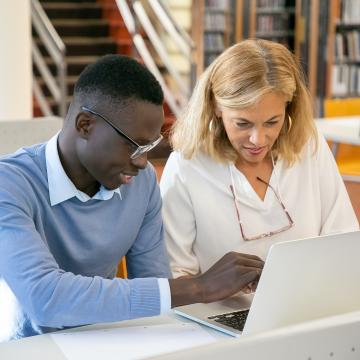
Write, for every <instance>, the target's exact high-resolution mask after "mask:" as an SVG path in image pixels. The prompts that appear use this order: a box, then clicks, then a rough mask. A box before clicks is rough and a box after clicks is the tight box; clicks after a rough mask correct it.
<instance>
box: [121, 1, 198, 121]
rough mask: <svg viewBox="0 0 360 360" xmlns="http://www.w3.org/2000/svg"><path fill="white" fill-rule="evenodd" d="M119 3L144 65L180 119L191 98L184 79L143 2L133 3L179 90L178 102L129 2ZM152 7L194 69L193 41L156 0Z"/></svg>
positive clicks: (135, 11) (136, 13)
mask: <svg viewBox="0 0 360 360" xmlns="http://www.w3.org/2000/svg"><path fill="white" fill-rule="evenodd" d="M116 3H117V6H118V8H119V11H120V13H121V16H122V18H123V20H124V22H125V25H126V27H127V29H128V31H129V33H130V35H131V36H132V39H133V42H134V45H135V47H136V49H137V51H138V52H139V54H140V56H141V58H142V59H143V61H144V63H145V65H146V66H147V67H148V68H149V70H150V71H151V72H152V73H153V74H154V76H155V77H156V78H157V80H158V81H159V83H160V84H161V86H162V88H163V91H164V96H165V100H166V101H167V103H168V105H169V107H170V109H171V110H172V112H173V113H174V115H175V116H176V117H178V116H180V114H181V112H182V108H183V106H184V105H185V103H186V101H187V99H188V98H189V96H190V91H191V89H187V88H186V85H185V84H184V82H183V80H182V79H181V76H180V75H179V73H178V71H177V70H176V69H175V67H174V66H173V64H172V63H171V60H170V57H169V55H168V53H167V50H166V49H165V47H164V46H163V44H162V41H161V39H160V37H159V35H158V33H157V32H156V30H155V28H154V26H153V25H152V23H151V21H150V19H149V16H148V15H147V14H146V11H145V9H144V7H143V6H142V4H141V3H140V1H138V0H133V1H131V2H130V3H131V4H132V6H133V10H134V14H135V15H136V16H137V20H139V22H140V24H141V25H142V27H143V29H144V30H145V32H146V34H147V36H148V37H149V39H150V41H151V43H152V45H153V47H154V49H155V50H156V52H157V54H158V55H159V57H160V59H161V61H162V62H163V64H164V66H165V67H166V69H167V71H168V72H169V74H170V75H171V76H172V77H173V79H174V80H175V82H176V84H177V86H178V87H179V90H180V96H178V97H177V99H176V98H175V97H174V95H173V93H172V91H170V89H169V87H168V86H167V84H166V82H165V80H164V78H163V76H162V74H161V72H160V70H159V69H158V66H157V65H156V63H155V61H154V59H153V57H152V55H151V53H150V51H149V50H148V48H147V46H146V44H145V41H144V39H143V37H142V35H141V34H140V33H139V32H138V31H137V28H136V21H135V18H134V16H133V14H132V11H131V10H130V8H129V5H128V2H127V1H126V0H116ZM149 3H150V4H151V6H152V7H153V10H154V13H155V14H156V16H157V17H158V16H161V20H160V19H159V21H160V22H161V23H162V26H163V27H164V29H165V30H167V32H168V33H169V35H170V36H171V37H172V39H173V40H174V43H175V44H176V45H177V46H178V48H179V49H180V51H181V52H182V53H183V55H184V56H185V58H186V59H187V60H188V61H189V62H190V65H191V66H193V63H192V57H191V51H192V46H193V43H192V41H191V39H190V38H189V37H187V38H186V37H184V35H183V34H182V33H181V32H180V31H179V27H178V26H176V23H175V22H174V20H173V19H172V18H170V17H169V16H168V12H166V11H165V10H164V5H163V4H160V3H159V2H158V1H157V0H154V1H152V0H150V1H149ZM174 34H176V35H174Z"/></svg>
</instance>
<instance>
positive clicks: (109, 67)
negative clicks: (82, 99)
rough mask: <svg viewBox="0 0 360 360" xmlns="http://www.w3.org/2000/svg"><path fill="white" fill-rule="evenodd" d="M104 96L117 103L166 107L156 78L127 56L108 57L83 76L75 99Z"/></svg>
mask: <svg viewBox="0 0 360 360" xmlns="http://www.w3.org/2000/svg"><path fill="white" fill-rule="evenodd" d="M91 93H100V94H101V95H104V96H110V97H111V98H112V99H113V100H120V101H123V100H128V99H136V100H144V101H148V102H150V103H153V104H155V105H162V103H163V101H164V95H163V91H162V89H161V86H160V84H159V82H158V81H157V80H156V78H155V77H154V75H153V74H152V73H151V72H150V71H149V70H148V69H147V68H146V67H145V66H143V65H141V64H140V63H139V62H138V61H136V60H134V59H132V58H130V57H128V56H124V55H114V54H112V55H105V56H103V57H101V58H100V59H99V60H97V61H96V62H95V63H93V64H90V65H88V66H87V67H86V68H85V69H84V70H83V71H82V73H81V74H80V77H79V79H78V81H77V83H76V85H75V90H74V95H80V96H81V95H90V94H91Z"/></svg>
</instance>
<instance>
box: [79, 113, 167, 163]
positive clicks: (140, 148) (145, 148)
mask: <svg viewBox="0 0 360 360" xmlns="http://www.w3.org/2000/svg"><path fill="white" fill-rule="evenodd" d="M81 110H83V111H86V112H88V113H90V114H92V115H95V116H99V117H100V118H101V119H103V120H104V121H105V122H106V123H107V124H109V125H110V126H111V127H112V128H113V129H114V130H115V131H116V132H117V133H118V134H119V135H120V136H122V137H123V138H125V139H126V140H127V141H129V142H130V143H131V144H132V145H133V146H135V147H136V150H135V151H134V152H132V153H131V154H130V159H132V160H134V159H136V158H138V157H140V156H141V155H144V154H146V153H147V152H149V151H150V150H152V149H153V148H154V147H155V146H157V145H159V143H160V141H161V140H162V139H163V136H162V135H161V134H160V136H159V137H158V138H157V139H156V140H154V141H153V142H151V143H150V144H147V145H140V144H138V143H137V142H136V141H135V140H133V139H132V138H131V137H130V136H128V135H126V134H125V133H124V132H123V131H122V130H120V129H119V128H118V127H117V126H115V125H114V124H113V123H112V121H110V120H109V119H107V118H106V117H105V116H104V115H101V114H99V113H98V112H96V111H94V110H91V109H89V108H88V107H86V106H81Z"/></svg>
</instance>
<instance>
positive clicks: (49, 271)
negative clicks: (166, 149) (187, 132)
mask: <svg viewBox="0 0 360 360" xmlns="http://www.w3.org/2000/svg"><path fill="white" fill-rule="evenodd" d="M121 194H122V200H121V199H120V197H119V196H118V195H117V194H115V195H114V196H113V197H112V198H111V199H110V200H107V201H100V200H93V199H92V200H89V201H87V202H85V203H84V202H81V201H80V200H78V199H77V198H75V197H74V198H71V199H69V200H67V201H65V202H62V203H60V204H57V205H55V206H51V205H50V200H49V190H48V182H47V172H46V161H45V144H40V145H35V146H32V147H29V148H25V149H21V150H19V151H18V152H16V153H15V154H13V155H10V156H8V157H5V158H2V159H1V161H0V341H4V340H9V339H14V338H19V337H23V336H30V335H35V334H40V333H43V332H48V331H52V330H55V329H58V328H63V327H67V326H77V325H83V324H91V323H97V322H108V321H117V320H122V319H131V318H136V317H142V316H151V315H157V314H159V312H160V297H159V288H158V282H157V279H156V278H157V277H162V278H167V277H169V276H170V271H169V265H168V260H167V254H166V250H165V245H164V241H163V225H162V219H161V199H160V193H159V189H158V185H157V182H156V176H155V173H154V170H153V168H152V167H151V165H148V166H147V167H146V169H145V170H143V171H141V172H140V173H139V175H138V176H137V177H136V178H134V179H133V181H132V183H131V184H130V185H124V186H122V187H121ZM124 255H126V259H127V268H128V275H129V280H123V279H118V278H114V276H115V274H116V268H117V264H118V262H119V260H120V259H121V258H122V256H124ZM10 289H11V290H10ZM4 319H5V320H4Z"/></svg>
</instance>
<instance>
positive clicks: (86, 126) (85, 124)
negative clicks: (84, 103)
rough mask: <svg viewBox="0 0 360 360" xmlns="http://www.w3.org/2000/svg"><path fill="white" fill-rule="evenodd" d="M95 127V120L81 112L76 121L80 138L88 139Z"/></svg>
mask: <svg viewBox="0 0 360 360" xmlns="http://www.w3.org/2000/svg"><path fill="white" fill-rule="evenodd" d="M94 126H95V119H94V118H93V117H92V116H90V115H89V114H88V113H86V112H84V111H82V112H79V113H78V115H77V116H76V119H75V128H76V130H77V132H78V134H79V136H80V137H82V138H84V139H87V138H88V137H89V135H90V134H91V132H92V131H93V129H94Z"/></svg>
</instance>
